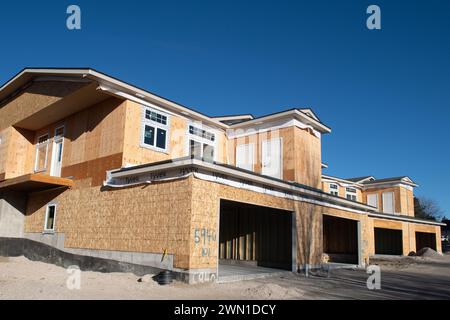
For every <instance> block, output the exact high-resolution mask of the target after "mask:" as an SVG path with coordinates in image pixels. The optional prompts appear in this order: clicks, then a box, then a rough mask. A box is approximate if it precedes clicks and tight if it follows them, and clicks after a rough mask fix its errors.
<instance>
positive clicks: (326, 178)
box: [322, 174, 362, 188]
mask: <svg viewBox="0 0 450 320" xmlns="http://www.w3.org/2000/svg"><path fill="white" fill-rule="evenodd" d="M322 181H325V182H340V183H343V184H348V185H352V186H355V187H359V188H361V187H362V185H361V184H359V183H356V182H353V181H349V180H345V179H341V178H336V177H333V176H328V175H326V174H322Z"/></svg>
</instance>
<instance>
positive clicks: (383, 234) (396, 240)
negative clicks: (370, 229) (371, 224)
mask: <svg viewBox="0 0 450 320" xmlns="http://www.w3.org/2000/svg"><path fill="white" fill-rule="evenodd" d="M375 254H385V255H397V256H401V255H403V232H402V230H393V229H383V228H375Z"/></svg>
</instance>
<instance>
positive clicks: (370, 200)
mask: <svg viewBox="0 0 450 320" xmlns="http://www.w3.org/2000/svg"><path fill="white" fill-rule="evenodd" d="M367 204H368V205H369V206H372V207H375V208H377V209H378V194H376V193H374V194H368V195H367Z"/></svg>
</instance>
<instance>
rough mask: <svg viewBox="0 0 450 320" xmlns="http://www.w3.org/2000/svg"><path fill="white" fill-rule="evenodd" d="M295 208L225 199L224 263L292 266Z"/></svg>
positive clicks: (222, 218)
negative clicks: (277, 207) (272, 206)
mask: <svg viewBox="0 0 450 320" xmlns="http://www.w3.org/2000/svg"><path fill="white" fill-rule="evenodd" d="M292 236H293V233H292V212H290V211H284V210H278V209H273V208H268V207H260V206H254V205H250V204H244V203H238V202H232V201H227V200H222V201H221V206H220V233H219V239H220V246H219V259H220V261H221V263H230V262H232V263H236V264H250V265H255V266H260V267H267V268H277V269H284V270H289V271H291V270H292V239H293V238H292Z"/></svg>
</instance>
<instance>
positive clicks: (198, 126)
mask: <svg viewBox="0 0 450 320" xmlns="http://www.w3.org/2000/svg"><path fill="white" fill-rule="evenodd" d="M191 127H194V128H196V129H199V130H204V131H206V132H208V133H210V134H213V135H214V141H211V140H209V139H206V138H203V137H200V136H198V135H195V134H192V133H191ZM186 133H187V139H186V155H187V156H188V157H191V141H194V142H197V143H200V144H201V159H203V160H204V159H205V155H204V150H205V145H208V146H211V147H213V150H214V157H213V161H214V162H216V161H217V159H218V147H217V140H218V139H217V138H218V135H217V131H216V130H214V129H213V128H210V127H208V126H205V125H203V124H202V123H198V122H192V121H189V122H188V124H187V127H186Z"/></svg>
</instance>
